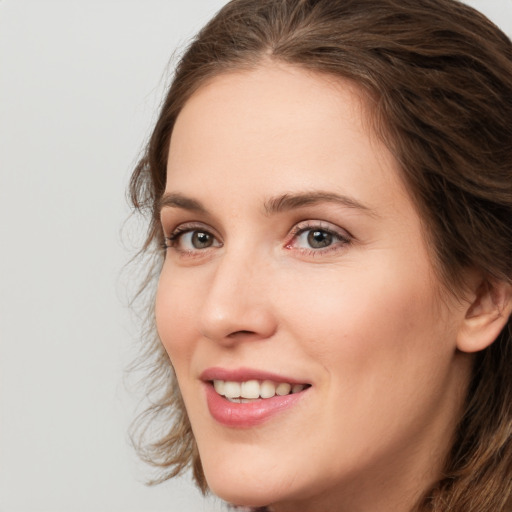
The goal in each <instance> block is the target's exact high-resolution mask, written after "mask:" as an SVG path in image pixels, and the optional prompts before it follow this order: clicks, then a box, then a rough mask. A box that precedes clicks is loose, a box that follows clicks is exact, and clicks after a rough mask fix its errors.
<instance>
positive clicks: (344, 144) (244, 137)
mask: <svg viewBox="0 0 512 512" xmlns="http://www.w3.org/2000/svg"><path fill="white" fill-rule="evenodd" d="M370 124H371V123H370V121H369V115H368V107H367V100H366V99H365V96H364V94H363V92H362V91H361V89H360V88H359V87H358V86H357V85H355V84H354V83H353V82H351V81H349V80H343V79H340V78H336V77H332V76H329V75H324V74H319V73H314V72H310V71H306V70H303V69H301V68H298V67H295V66H290V65H286V64H269V65H264V66H260V67H258V68H256V69H253V70H248V71H240V72H230V73H226V74H223V75H220V76H217V77H215V78H214V79H212V80H211V81H209V82H208V83H207V84H205V85H203V86H202V87H201V88H199V89H198V90H197V91H196V92H195V93H194V94H193V95H192V96H191V98H190V99H189V100H188V101H187V103H186V104H185V106H184V108H183V110H182V111H181V113H180V115H179V116H178V119H177V121H176V124H175V127H174V131H173V134H172V137H171V142H170V151H169V159H168V170H167V186H166V192H167V193H169V192H170V193H174V192H179V193H183V194H185V195H187V196H189V197H192V196H193V197H195V198H197V199H198V200H200V201H201V202H202V203H204V202H205V200H206V201H210V200H212V198H214V197H220V196H221V195H222V196H223V197H224V198H226V197H231V198H233V197H239V196H244V197H245V198H247V201H246V202H247V203H248V202H250V199H251V198H254V199H255V200H257V201H259V203H260V204H261V202H263V201H264V200H265V199H266V198H268V197H273V196H274V197H275V196H276V195H280V194H286V193H292V194H293V193H296V192H303V191H305V190H320V191H330V192H333V193H337V194H342V195H345V196H351V197H354V198H356V199H359V198H360V199H361V201H360V202H362V203H364V204H367V205H368V206H369V208H371V209H373V210H376V208H374V205H373V204H372V203H375V206H377V205H378V203H380V204H381V205H383V204H387V205H390V206H391V207H392V206H393V204H395V203H396V200H397V196H401V197H405V199H406V201H411V198H410V196H409V194H408V192H407V191H406V189H405V187H404V186H403V183H402V180H401V178H400V172H399V168H398V165H397V162H396V160H395V159H394V157H393V156H392V155H391V153H390V152H389V150H388V149H387V148H386V146H385V145H384V144H383V143H382V142H381V141H380V140H379V139H378V138H377V137H376V136H375V135H374V133H373V132H372V130H371V128H370ZM362 196H364V199H363V197H362ZM241 206H244V205H241Z"/></svg>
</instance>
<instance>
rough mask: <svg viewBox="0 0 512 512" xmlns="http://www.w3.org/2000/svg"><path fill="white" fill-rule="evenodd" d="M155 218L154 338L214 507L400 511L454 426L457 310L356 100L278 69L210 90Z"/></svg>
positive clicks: (459, 384) (225, 80)
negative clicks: (159, 257)
mask: <svg viewBox="0 0 512 512" xmlns="http://www.w3.org/2000/svg"><path fill="white" fill-rule="evenodd" d="M161 217H162V225H163V229H164V232H165V235H166V237H168V239H167V245H168V248H167V249H166V257H165V263H164V266H163V270H162V273H161V277H160V283H159V288H158V294H157V303H156V319H157V326H158V332H159V335H160V337H161V340H162V342H163V344H164V346H165V348H166V350H167V352H168V353H169V356H170V358H171V361H172V363H173V366H174V368H175V371H176V375H177V378H178V381H179V385H180V389H181V392H182V395H183V399H184V401H185V405H186V408H187V412H188V415H189V418H190V421H191V424H192V428H193V432H194V436H195V439H196V441H197V444H198V448H199V453H200V456H201V461H202V464H203V468H204V471H205V474H206V478H207V481H208V484H209V486H210V488H211V489H212V490H213V492H215V493H216V494H218V495H219V496H221V497H222V498H224V499H226V500H228V501H230V502H232V503H235V504H240V505H253V506H261V505H265V504H269V503H272V504H274V509H275V510H295V511H296V510H301V511H307V510H316V511H318V510H343V511H344V510H350V511H351V512H354V511H366V510H379V512H381V511H384V510H393V511H395V512H396V511H398V510H402V509H401V508H400V506H401V505H404V504H405V503H407V504H408V505H410V500H412V499H413V498H414V497H417V493H418V492H421V491H422V490H424V487H425V486H427V485H428V484H429V483H430V482H431V481H432V479H434V478H435V477H436V476H437V474H438V472H439V470H440V463H441V457H442V456H443V454H444V453H445V452H446V450H447V449H448V446H449V444H450V436H451V434H452V433H453V429H454V422H455V421H456V419H457V417H458V415H459V413H460V405H461V400H462V398H461V397H462V396H463V395H464V390H465V386H466V383H467V377H468V374H469V363H468V361H467V360H466V359H465V358H464V357H463V356H462V355H461V354H460V353H458V352H457V351H456V336H457V329H458V327H459V326H460V324H461V321H462V319H463V317H464V308H463V307H462V305H461V304H459V303H457V302H455V301H454V300H451V299H450V298H449V297H447V296H446V295H443V294H442V292H441V290H440V285H439V282H438V280H437V278H436V276H435V273H434V271H433V268H432V263H431V258H430V256H429V248H428V247H427V246H426V243H425V240H424V237H423V235H422V226H421V222H420V218H419V216H418V214H417V212H416V210H415V208H414V205H413V203H412V201H411V197H410V196H409V194H408V192H407V191H406V189H405V188H404V186H403V185H402V182H401V181H400V179H399V176H398V169H397V164H396V162H395V160H394V159H393V157H392V156H391V154H390V153H389V152H388V151H387V149H386V148H385V147H384V146H383V145H382V144H381V143H380V142H379V141H378V140H377V139H376V138H375V137H374V136H372V134H371V132H370V128H369V123H368V122H367V117H366V113H365V104H364V102H363V101H362V99H361V95H360V94H359V93H358V90H357V88H356V87H355V86H353V85H351V84H350V83H349V82H344V81H341V80H339V79H333V78H328V77H325V76H322V75H318V74H311V73H308V72H306V71H303V70H300V69H298V68H294V67H290V66H285V65H276V64H274V65H266V66H262V67H259V68H258V69H256V70H253V71H246V72H239V73H230V74H226V75H223V76H220V77H217V78H215V79H214V80H213V81H211V82H210V83H209V84H207V85H205V86H203V87H202V88H201V89H199V90H198V91H197V92H196V93H195V94H194V95H193V96H192V97H191V99H190V100H189V101H188V102H187V103H186V105H185V107H184V109H183V111H182V112H181V114H180V115H179V118H178V120H177V123H176V126H175V128H174V132H173V135H172V139H171V146H170V153H169V162H168V174H167V186H166V192H165V197H164V199H163V201H162V212H161ZM214 381H215V384H214ZM226 395H227V396H226ZM240 397H242V398H243V400H240ZM228 398H229V399H228ZM401 500H402V501H401Z"/></svg>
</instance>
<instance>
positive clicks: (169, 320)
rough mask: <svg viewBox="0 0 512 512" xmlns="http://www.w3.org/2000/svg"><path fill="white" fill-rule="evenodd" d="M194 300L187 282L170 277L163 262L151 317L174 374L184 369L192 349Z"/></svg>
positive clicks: (186, 366)
mask: <svg viewBox="0 0 512 512" xmlns="http://www.w3.org/2000/svg"><path fill="white" fill-rule="evenodd" d="M192 304H194V297H193V289H192V287H191V286H190V283H186V282H180V280H177V279H175V278H173V279H171V278H170V275H169V272H168V271H167V270H166V268H165V265H164V269H163V270H162V273H161V275H160V279H159V282H158V290H157V294H156V301H155V320H156V327H157V331H158V335H159V337H160V340H161V342H162V344H163V345H164V347H165V350H166V351H167V353H168V354H169V357H170V359H171V362H172V364H173V366H174V368H175V370H176V373H177V374H178V376H179V375H180V374H181V373H183V372H184V371H186V370H187V368H188V365H187V364H186V363H187V362H188V361H190V359H191V357H192V353H193V350H194V344H193V337H194V335H193V332H194V327H193V326H194V325H195V324H194V311H193V309H192V307H191V305H192Z"/></svg>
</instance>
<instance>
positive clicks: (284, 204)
mask: <svg viewBox="0 0 512 512" xmlns="http://www.w3.org/2000/svg"><path fill="white" fill-rule="evenodd" d="M325 202H327V203H335V204H338V205H341V206H343V207H345V208H353V209H357V210H360V211H362V212H364V213H366V214H368V215H371V216H377V215H376V213H375V211H374V210H372V209H371V208H369V207H368V206H365V205H364V204H362V203H361V202H359V201H357V200H356V199H354V198H352V197H349V196H346V195H342V194H335V193H333V192H323V191H315V192H299V193H288V194H281V195H279V196H276V197H272V198H270V199H268V200H267V201H265V203H264V210H265V213H266V214H267V215H272V214H275V213H280V212H284V211H289V210H294V209H297V208H302V207H304V206H312V205H315V204H318V203H325ZM163 208H181V209H183V210H189V211H192V212H196V213H202V214H208V210H207V209H206V208H205V207H204V206H203V204H202V203H201V202H200V201H198V200H196V199H192V198H191V197H187V196H184V195H183V194H180V193H177V192H172V193H167V194H164V195H163V196H162V198H161V199H160V201H159V202H158V211H161V210H162V209H163Z"/></svg>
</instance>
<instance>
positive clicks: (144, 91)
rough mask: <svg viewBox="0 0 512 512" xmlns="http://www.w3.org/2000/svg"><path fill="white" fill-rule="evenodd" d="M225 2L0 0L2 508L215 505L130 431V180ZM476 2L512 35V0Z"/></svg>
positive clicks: (71, 511)
mask: <svg viewBox="0 0 512 512" xmlns="http://www.w3.org/2000/svg"><path fill="white" fill-rule="evenodd" d="M224 3H225V1H224V0H187V1H184V0H146V1H142V0H122V1H121V0H117V1H116V0H103V1H100V0H60V1H58V0H32V1H29V0H1V1H0V510H1V511H3V512H14V511H22V512H35V511H38V512H42V511H45V512H46V511H52V512H53V511H59V512H86V511H93V512H103V511H105V512H116V511H123V512H127V511H137V512H138V511H164V510H166V511H180V512H187V511H190V512H192V511H194V512H195V511H217V510H220V509H221V505H220V503H219V502H218V501H217V500H207V501H205V500H203V499H202V498H201V497H200V495H199V493H198V492H197V491H196V490H195V489H194V488H193V486H192V484H191V483H190V481H189V479H188V478H184V479H181V480H177V481H174V482H169V483H166V484H164V485H162V486H159V487H157V488H147V487H145V486H144V485H143V483H142V481H143V479H144V477H145V476H147V472H145V469H144V468H143V467H142V465H141V464H140V463H138V462H137V461H136V458H135V456H134V454H133V453H132V451H131V449H130V448H129V445H128V441H127V435H126V431H127V428H128V424H129V422H130V420H131V417H132V415H133V411H134V409H135V407H136V403H137V397H136V394H134V393H133V392H130V391H129V390H127V388H126V384H125V371H124V370H125V368H126V367H127V366H128V364H129V362H130V361H131V360H132V359H133V358H134V357H135V354H136V353H137V342H136V335H137V328H136V324H135V322H134V320H133V319H131V317H130V313H129V311H128V309H127V308H126V302H127V300H126V297H127V295H128V294H129V290H128V291H127V282H129V281H130V275H129V272H131V271H133V268H131V269H130V270H129V272H128V275H127V272H126V271H124V273H123V271H122V269H123V265H124V264H125V263H126V262H127V261H128V259H129V257H130V256H131V255H132V250H133V244H134V243H135V242H136V240H137V231H136V230H135V229H134V226H133V224H128V225H127V226H125V227H124V229H123V223H124V221H125V219H126V218H127V216H128V214H129V209H128V207H127V204H126V201H125V196H124V193H125V189H126V184H127V181H128V177H129V174H130V170H131V167H132V165H133V163H134V162H135V160H136V157H137V154H138V152H139V150H140V148H141V146H142V143H143V141H144V139H145V138H146V136H147V135H148V133H149V130H150V127H151V122H152V120H154V117H155V112H156V109H157V106H158V104H159V101H160V98H161V95H162V90H163V85H164V83H165V79H164V76H165V75H164V73H165V71H166V67H167V63H168V61H169V57H170V55H171V53H172V51H173V50H174V49H175V48H176V47H178V46H181V47H182V46H183V44H184V43H185V42H186V41H187V39H188V38H189V37H190V36H192V35H193V34H194V33H195V32H196V31H197V29H199V28H200V27H201V26H202V24H203V23H204V22H205V21H206V20H207V19H208V18H209V17H210V16H211V14H212V13H213V12H215V11H216V10H217V9H218V8H219V7H220V6H221V5H222V4H224ZM471 4H472V5H474V6H476V7H477V8H479V9H480V10H481V11H483V12H484V13H486V14H487V15H488V16H489V17H491V18H492V19H493V20H494V21H495V22H496V23H497V24H498V25H500V26H501V27H502V28H503V29H504V30H505V31H506V32H507V33H508V34H511V33H512V0H495V1H493V0H480V1H476V0H475V1H473V2H471Z"/></svg>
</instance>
